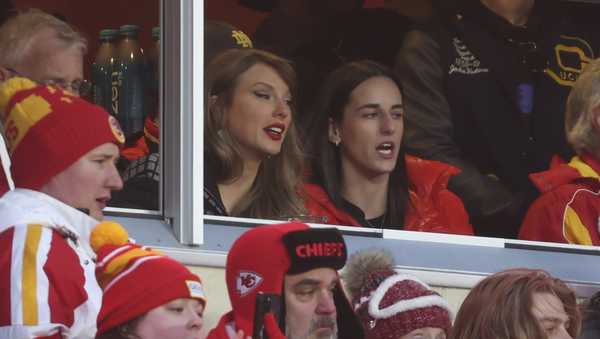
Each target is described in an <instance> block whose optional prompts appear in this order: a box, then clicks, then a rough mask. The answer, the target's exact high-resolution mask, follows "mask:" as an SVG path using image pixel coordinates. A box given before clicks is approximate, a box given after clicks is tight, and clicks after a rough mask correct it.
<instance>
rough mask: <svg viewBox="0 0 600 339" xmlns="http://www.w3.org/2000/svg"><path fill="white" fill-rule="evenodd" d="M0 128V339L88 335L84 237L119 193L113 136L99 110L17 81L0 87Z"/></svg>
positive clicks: (94, 296) (89, 278)
mask: <svg viewBox="0 0 600 339" xmlns="http://www.w3.org/2000/svg"><path fill="white" fill-rule="evenodd" d="M0 124H1V125H2V126H4V137H5V140H6V145H7V148H8V152H7V150H6V149H5V147H4V144H3V143H2V142H0V158H1V159H2V164H3V167H2V170H0V195H2V197H1V198H0V249H1V250H0V338H12V339H17V338H32V337H35V338H93V337H94V335H95V334H96V318H97V316H98V312H99V310H100V303H101V299H102V291H101V290H100V287H99V286H98V283H97V282H96V277H95V270H94V262H93V260H94V258H95V254H94V252H93V251H92V249H91V247H90V244H89V236H90V232H91V230H92V228H93V227H94V226H95V225H96V224H97V223H98V220H100V219H101V218H102V209H103V208H104V206H105V205H106V203H107V201H108V200H109V199H110V197H111V191H113V190H117V189H120V188H121V186H122V182H121V178H120V176H119V174H118V172H117V169H116V168H115V161H116V159H117V158H118V156H119V149H120V147H121V145H122V144H123V141H124V140H125V139H124V137H123V133H122V132H121V129H120V128H119V124H118V123H117V121H116V119H115V118H114V117H112V116H110V115H109V114H108V113H107V112H106V111H105V110H103V109H102V108H101V107H98V106H96V105H93V104H91V103H88V102H86V101H85V100H83V99H80V98H78V97H76V96H74V95H72V94H71V93H68V92H66V91H63V90H61V89H59V88H55V87H51V86H38V85H37V84H35V83H34V82H32V81H30V80H28V79H24V78H12V79H10V80H7V81H5V82H3V83H2V84H1V85H0ZM0 139H1V138H0ZM10 163H12V164H10ZM11 178H12V179H13V180H11ZM13 188H14V189H13Z"/></svg>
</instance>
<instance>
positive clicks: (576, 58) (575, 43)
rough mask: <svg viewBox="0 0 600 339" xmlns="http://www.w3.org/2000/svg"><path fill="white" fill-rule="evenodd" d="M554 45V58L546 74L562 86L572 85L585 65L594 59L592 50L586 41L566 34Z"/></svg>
mask: <svg viewBox="0 0 600 339" xmlns="http://www.w3.org/2000/svg"><path fill="white" fill-rule="evenodd" d="M560 38H561V41H560V43H557V44H556V45H555V46H554V58H551V59H550V65H549V67H548V69H547V70H546V74H548V76H550V77H551V78H552V79H553V80H554V81H556V83H558V84H559V85H562V86H569V87H572V86H573V85H574V84H575V80H577V78H579V75H580V74H581V72H583V70H584V69H585V67H586V66H587V65H588V64H589V63H590V62H591V61H592V60H593V59H594V51H593V50H592V47H591V46H590V44H588V42H587V41H585V40H583V39H581V38H578V37H571V36H566V35H561V36H560Z"/></svg>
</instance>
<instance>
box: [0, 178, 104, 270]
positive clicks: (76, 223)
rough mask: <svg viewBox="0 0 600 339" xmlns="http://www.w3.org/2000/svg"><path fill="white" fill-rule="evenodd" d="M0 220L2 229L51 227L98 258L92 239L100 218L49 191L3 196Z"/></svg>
mask: <svg viewBox="0 0 600 339" xmlns="http://www.w3.org/2000/svg"><path fill="white" fill-rule="evenodd" d="M0 221H1V224H0V232H1V231H3V230H5V229H7V228H9V227H11V226H14V225H19V224H31V223H38V224H41V225H43V226H46V227H51V228H53V229H56V230H57V231H58V232H59V233H61V234H62V235H63V236H65V237H68V238H70V239H72V240H73V241H74V242H76V243H78V244H79V245H80V246H81V247H82V248H83V249H84V251H85V252H86V254H88V255H89V256H90V257H91V258H95V257H96V255H95V253H94V251H93V250H92V248H91V246H90V242H89V238H90V233H91V231H92V229H93V228H94V226H95V225H96V224H98V222H99V221H98V220H96V219H94V218H92V217H90V216H88V215H87V214H85V213H82V212H80V211H78V210H77V209H75V208H73V207H71V206H68V205H66V204H64V203H63V202H61V201H59V200H56V199H54V198H53V197H51V196H49V195H47V194H44V193H41V192H38V191H33V190H29V189H23V188H17V189H14V190H12V191H9V192H7V193H6V194H4V195H3V196H2V198H0Z"/></svg>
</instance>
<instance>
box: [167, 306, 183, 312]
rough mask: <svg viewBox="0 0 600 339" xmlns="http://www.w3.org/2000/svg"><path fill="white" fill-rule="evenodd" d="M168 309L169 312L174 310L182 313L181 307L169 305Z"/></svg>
mask: <svg viewBox="0 0 600 339" xmlns="http://www.w3.org/2000/svg"><path fill="white" fill-rule="evenodd" d="M169 310H170V311H171V312H175V313H182V312H183V307H171V308H170V309H169Z"/></svg>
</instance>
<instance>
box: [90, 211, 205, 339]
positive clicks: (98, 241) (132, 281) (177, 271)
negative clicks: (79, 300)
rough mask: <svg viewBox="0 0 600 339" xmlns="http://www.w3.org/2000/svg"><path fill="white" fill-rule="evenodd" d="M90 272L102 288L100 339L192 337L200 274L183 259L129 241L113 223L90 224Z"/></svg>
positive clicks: (199, 310)
mask: <svg viewBox="0 0 600 339" xmlns="http://www.w3.org/2000/svg"><path fill="white" fill-rule="evenodd" d="M91 244H92V247H93V248H94V250H95V251H96V253H97V254H98V261H97V264H96V277H97V278H98V282H99V283H100V286H101V287H102V291H103V293H104V295H103V298H102V309H101V310H100V315H99V316H98V335H97V337H96V338H101V339H118V338H136V339H155V338H156V339H159V338H160V339H197V338H200V335H201V330H202V324H203V319H202V314H203V312H204V308H205V307H206V296H205V294H204V290H203V286H202V280H201V279H200V277H198V276H197V275H195V274H193V273H192V272H190V271H189V270H188V269H187V268H186V267H185V266H184V265H182V264H181V263H179V262H178V261H176V260H174V259H171V258H169V257H167V256H165V255H163V254H162V253H160V252H158V251H155V250H152V249H150V248H148V247H144V246H140V245H136V244H133V243H131V242H129V239H128V235H127V232H126V231H125V230H124V229H123V228H122V227H121V226H120V225H118V224H115V223H112V222H103V223H101V224H99V225H98V226H96V228H95V229H94V231H93V232H92V236H91Z"/></svg>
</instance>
